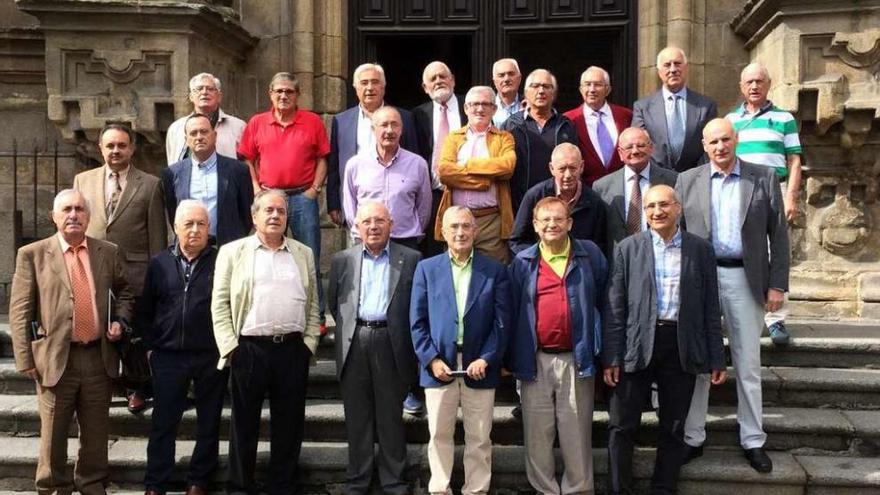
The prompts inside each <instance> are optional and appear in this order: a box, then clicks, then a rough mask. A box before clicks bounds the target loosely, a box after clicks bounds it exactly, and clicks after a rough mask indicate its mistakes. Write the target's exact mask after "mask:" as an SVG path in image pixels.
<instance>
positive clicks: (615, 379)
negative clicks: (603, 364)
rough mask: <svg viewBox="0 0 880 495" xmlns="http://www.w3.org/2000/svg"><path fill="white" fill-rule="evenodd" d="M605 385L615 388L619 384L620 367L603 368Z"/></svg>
mask: <svg viewBox="0 0 880 495" xmlns="http://www.w3.org/2000/svg"><path fill="white" fill-rule="evenodd" d="M604 378H605V385H608V386H609V387H616V386H617V384H618V383H620V366H609V367H607V368H605V376H604Z"/></svg>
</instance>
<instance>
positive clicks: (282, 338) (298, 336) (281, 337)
mask: <svg viewBox="0 0 880 495" xmlns="http://www.w3.org/2000/svg"><path fill="white" fill-rule="evenodd" d="M239 338H242V339H245V340H253V341H256V342H269V343H272V344H283V343H284V342H290V341H291V340H302V338H303V334H302V333H301V332H288V333H276V334H275V335H242V336H241V337H239Z"/></svg>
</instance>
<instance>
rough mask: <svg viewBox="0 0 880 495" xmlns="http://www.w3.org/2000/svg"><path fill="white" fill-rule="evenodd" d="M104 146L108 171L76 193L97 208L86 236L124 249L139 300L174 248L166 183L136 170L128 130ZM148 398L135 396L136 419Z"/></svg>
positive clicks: (77, 183) (111, 128)
mask: <svg viewBox="0 0 880 495" xmlns="http://www.w3.org/2000/svg"><path fill="white" fill-rule="evenodd" d="M98 145H99V146H100V148H101V155H102V156H103V157H104V166H102V167H98V168H95V169H92V170H87V171H85V172H80V173H78V174H77V175H76V176H75V177H74V178H73V188H74V189H76V190H78V191H80V192H81V193H82V194H83V196H84V197H85V198H86V200H87V201H88V202H89V204H92V205H96V207H95V209H94V210H93V211H92V214H93V216H90V222H89V224H88V230H87V231H86V233H87V234H88V235H89V237H94V238H96V239H102V240H107V241H110V242H112V243H114V244H116V246H118V247H119V256H120V258H121V259H122V260H123V261H124V263H123V266H124V267H125V277H126V278H127V279H128V282H129V284H131V287H132V293H133V295H134V296H135V297H138V296H140V294H141V290H143V286H144V277H145V276H146V273H147V267H148V265H149V263H150V258H151V257H152V256H155V255H156V254H158V253H159V252H160V251H162V250H163V249H165V248H166V247H167V246H168V237H167V235H168V230H167V224H166V222H165V211H164V208H163V199H164V197H163V193H162V182H161V181H160V180H159V178H158V177H155V176H153V175H150V174H148V173H146V172H142V171H141V170H139V169H138V168H137V167H135V166H133V165H132V164H131V159H132V156H133V155H134V152H135V145H134V134H133V133H132V131H131V129H130V128H129V127H128V126H126V125H124V124H117V123H109V124H107V125H105V126H104V128H103V129H101V133H100V134H99V137H98ZM147 395H149V391H148V390H146V389H143V390H135V391H131V393H130V394H129V396H128V410H129V411H130V412H131V413H132V414H138V413H140V412H141V411H143V410H144V409H145V408H146V407H147V402H146V396H147Z"/></svg>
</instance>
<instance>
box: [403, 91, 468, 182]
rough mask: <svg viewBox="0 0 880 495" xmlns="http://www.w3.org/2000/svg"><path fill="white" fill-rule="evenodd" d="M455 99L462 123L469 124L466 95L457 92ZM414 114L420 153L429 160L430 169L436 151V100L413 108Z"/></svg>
mask: <svg viewBox="0 0 880 495" xmlns="http://www.w3.org/2000/svg"><path fill="white" fill-rule="evenodd" d="M455 99H456V100H457V101H458V115H459V117H461V125H462V126H464V125H467V115H465V113H464V96H462V95H459V94H457V95H455ZM412 114H413V119H414V120H415V124H416V139H417V140H418V148H419V150H418V153H419V154H420V155H422V158H424V159H425V161H426V162H428V169H430V168H431V154H433V152H434V102H433V101H431V100H428V101H426V102H425V103H422V104H421V105H419V106H417V107H415V108H413V109H412ZM454 130H455V129H453V128H452V127H450V128H449V131H450V132H452V131H454ZM410 151H414V150H410Z"/></svg>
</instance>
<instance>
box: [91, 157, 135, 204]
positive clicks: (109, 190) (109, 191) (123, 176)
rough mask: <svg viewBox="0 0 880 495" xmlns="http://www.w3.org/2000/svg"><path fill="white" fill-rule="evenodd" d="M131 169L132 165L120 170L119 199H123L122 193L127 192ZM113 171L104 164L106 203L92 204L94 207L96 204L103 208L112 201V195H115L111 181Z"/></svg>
mask: <svg viewBox="0 0 880 495" xmlns="http://www.w3.org/2000/svg"><path fill="white" fill-rule="evenodd" d="M129 170H131V165H129V166H127V167H125V168H124V169H122V170H120V171H119V199H122V194H123V193H124V192H125V185H126V184H128V171H129ZM111 173H113V170H111V169H110V167H109V166H107V165H104V204H103V205H92V207H93V208H94V207H96V206H100V207H101V208H103V207H104V205H106V204H107V203H109V202H110V197H111V196H112V195H113V184H111V183H110V174H111Z"/></svg>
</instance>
